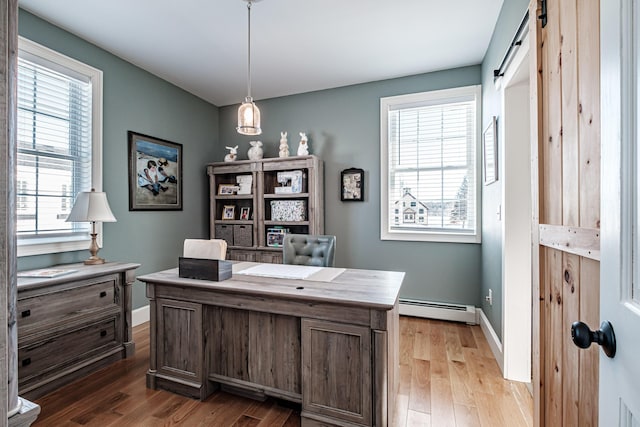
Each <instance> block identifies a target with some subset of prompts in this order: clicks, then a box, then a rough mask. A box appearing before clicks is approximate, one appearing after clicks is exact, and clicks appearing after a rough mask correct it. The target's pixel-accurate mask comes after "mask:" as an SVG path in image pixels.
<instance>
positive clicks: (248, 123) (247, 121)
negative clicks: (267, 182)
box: [236, 0, 262, 135]
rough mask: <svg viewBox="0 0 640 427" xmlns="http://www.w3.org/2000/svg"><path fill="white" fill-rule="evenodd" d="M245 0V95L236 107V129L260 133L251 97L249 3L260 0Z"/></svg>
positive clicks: (256, 109) (258, 114)
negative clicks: (246, 26)
mask: <svg viewBox="0 0 640 427" xmlns="http://www.w3.org/2000/svg"><path fill="white" fill-rule="evenodd" d="M242 1H246V2H247V14H248V16H249V19H248V32H247V46H248V49H247V97H246V98H245V99H244V102H243V103H242V105H240V108H238V127H237V128H236V130H237V131H238V133H239V134H242V135H260V134H261V133H262V129H261V128H260V110H259V109H258V107H257V106H256V104H255V103H254V102H253V98H251V4H252V3H255V2H258V1H260V0H242Z"/></svg>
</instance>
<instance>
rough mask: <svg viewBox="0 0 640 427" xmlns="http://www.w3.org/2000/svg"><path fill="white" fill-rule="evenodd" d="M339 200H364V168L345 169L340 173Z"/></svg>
mask: <svg viewBox="0 0 640 427" xmlns="http://www.w3.org/2000/svg"><path fill="white" fill-rule="evenodd" d="M340 183H341V187H340V200H342V201H343V202H362V201H364V170H362V169H358V168H350V169H345V170H343V171H342V172H341V173H340Z"/></svg>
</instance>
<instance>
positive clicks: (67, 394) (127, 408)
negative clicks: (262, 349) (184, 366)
mask: <svg viewBox="0 0 640 427" xmlns="http://www.w3.org/2000/svg"><path fill="white" fill-rule="evenodd" d="M400 331H401V335H400V363H401V364H400V385H399V393H398V400H397V403H398V414H397V419H396V420H395V421H394V423H393V427H405V426H406V427H409V426H422V427H446V426H456V427H457V426H486V427H500V426H505V427H506V426H508V427H512V426H531V425H532V424H533V423H532V415H531V414H532V410H533V409H532V407H533V404H532V400H531V396H530V394H529V392H528V391H527V389H526V387H525V386H524V385H523V384H521V383H515V382H511V381H506V380H503V379H502V376H501V375H500V369H499V368H498V365H497V363H496V361H495V359H494V358H493V356H492V354H491V350H490V349H489V346H488V344H487V341H486V340H485V338H484V336H483V334H482V331H481V330H480V327H478V326H468V325H464V324H459V323H449V322H441V321H434V320H425V319H417V318H411V317H401V318H400ZM134 341H135V342H136V354H135V355H134V356H133V357H131V358H129V359H125V360H122V361H120V362H118V363H116V364H114V365H111V366H110V367H107V368H105V369H103V370H101V371H98V372H96V373H94V374H92V375H90V376H88V377H86V378H84V379H81V380H79V381H76V382H75V383H72V384H69V385H68V386H66V387H63V388H61V389H59V390H57V391H55V392H53V393H51V394H49V395H47V396H44V397H42V398H40V399H38V400H37V401H36V402H37V403H38V404H40V405H41V407H42V412H41V414H40V416H39V418H38V420H37V421H36V423H35V424H34V426H56V427H58V426H69V427H71V426H99V427H106V426H118V427H120V426H174V425H180V426H215V427H227V426H235V427H240V426H261V427H262V426H274V427H284V426H287V427H289V426H299V425H300V416H299V412H298V411H297V410H296V409H292V408H289V407H285V406H280V405H278V403H277V402H276V401H274V400H267V401H265V402H255V401H252V400H249V399H245V398H242V397H237V396H233V395H230V394H227V393H222V392H217V393H215V394H213V395H212V396H211V397H209V399H207V400H206V401H205V402H198V401H196V400H192V399H189V398H185V397H181V396H177V395H174V394H172V393H168V392H165V391H160V390H158V391H156V390H148V389H147V388H146V386H145V373H146V370H147V368H148V364H149V327H148V323H146V324H143V325H140V326H138V327H136V328H134Z"/></svg>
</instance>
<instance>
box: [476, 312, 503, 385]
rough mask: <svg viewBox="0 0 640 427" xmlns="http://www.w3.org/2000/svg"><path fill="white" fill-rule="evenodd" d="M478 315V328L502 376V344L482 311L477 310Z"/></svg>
mask: <svg viewBox="0 0 640 427" xmlns="http://www.w3.org/2000/svg"><path fill="white" fill-rule="evenodd" d="M478 313H479V315H480V328H481V329H482V332H483V333H484V336H485V338H486V339H487V342H488V343H489V348H491V352H492V353H493V357H495V359H496V362H498V366H499V367H500V372H502V374H503V375H504V354H503V352H502V343H501V342H500V339H499V338H498V334H496V331H495V330H494V329H493V327H492V326H491V323H489V319H487V316H486V315H485V314H484V311H482V309H480V308H479V309H478Z"/></svg>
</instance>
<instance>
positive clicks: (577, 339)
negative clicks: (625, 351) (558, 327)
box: [571, 320, 616, 357]
mask: <svg viewBox="0 0 640 427" xmlns="http://www.w3.org/2000/svg"><path fill="white" fill-rule="evenodd" d="M571 338H572V339H573V343H574V344H575V345H577V346H578V347H580V348H589V346H590V345H591V343H592V342H595V343H597V344H598V345H600V346H602V350H603V351H604V354H606V355H607V356H609V357H614V356H615V355H616V334H614V333H613V326H611V323H610V322H609V321H608V320H605V321H604V322H602V324H601V325H600V329H598V330H597V331H592V330H590V329H589V326H587V325H586V324H585V323H582V322H573V324H572V325H571Z"/></svg>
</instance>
